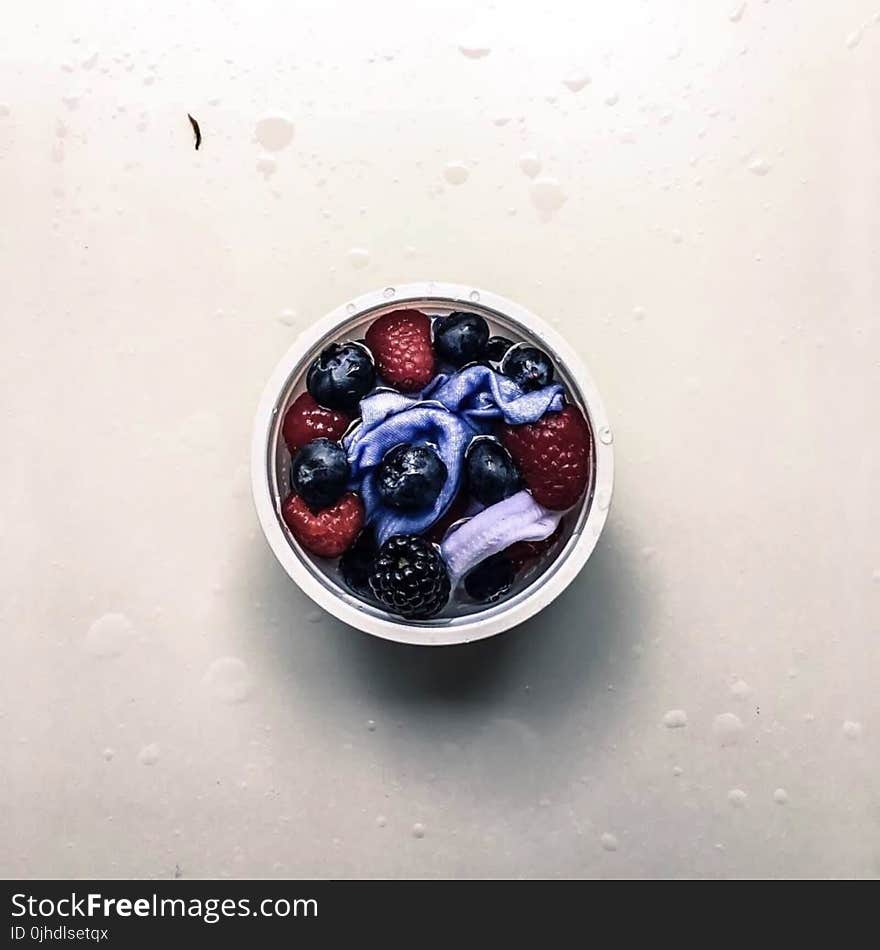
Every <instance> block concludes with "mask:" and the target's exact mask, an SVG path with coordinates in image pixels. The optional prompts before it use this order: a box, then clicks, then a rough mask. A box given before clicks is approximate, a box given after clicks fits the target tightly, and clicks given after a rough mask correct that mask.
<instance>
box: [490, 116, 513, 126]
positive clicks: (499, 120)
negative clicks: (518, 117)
mask: <svg viewBox="0 0 880 950" xmlns="http://www.w3.org/2000/svg"><path fill="white" fill-rule="evenodd" d="M508 122H510V116H509V115H496V116H495V118H494V119H493V120H492V125H497V126H498V127H499V128H501V127H502V126H505V125H507V123H508Z"/></svg>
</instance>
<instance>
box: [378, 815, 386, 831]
mask: <svg viewBox="0 0 880 950" xmlns="http://www.w3.org/2000/svg"><path fill="white" fill-rule="evenodd" d="M387 824H388V819H387V818H386V817H385V816H384V815H377V816H376V826H377V827H379V828H384V827H385V825H387Z"/></svg>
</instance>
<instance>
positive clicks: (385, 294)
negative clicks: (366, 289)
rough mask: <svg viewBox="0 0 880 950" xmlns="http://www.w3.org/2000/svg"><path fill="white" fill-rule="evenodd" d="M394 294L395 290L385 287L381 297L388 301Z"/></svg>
mask: <svg viewBox="0 0 880 950" xmlns="http://www.w3.org/2000/svg"><path fill="white" fill-rule="evenodd" d="M394 294H395V290H394V288H393V287H386V288H385V289H384V290H383V291H382V296H383V297H384V298H385V299H386V300H390V299H391V298H392V297H393V296H394Z"/></svg>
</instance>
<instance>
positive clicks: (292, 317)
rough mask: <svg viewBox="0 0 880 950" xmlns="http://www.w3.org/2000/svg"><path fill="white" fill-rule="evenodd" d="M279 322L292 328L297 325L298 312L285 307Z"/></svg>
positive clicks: (279, 316)
mask: <svg viewBox="0 0 880 950" xmlns="http://www.w3.org/2000/svg"><path fill="white" fill-rule="evenodd" d="M278 322H279V323H283V324H284V326H286V327H292V326H293V325H294V324H295V323H296V311H295V310H291V309H290V307H285V308H284V310H282V311H281V313H279V314H278Z"/></svg>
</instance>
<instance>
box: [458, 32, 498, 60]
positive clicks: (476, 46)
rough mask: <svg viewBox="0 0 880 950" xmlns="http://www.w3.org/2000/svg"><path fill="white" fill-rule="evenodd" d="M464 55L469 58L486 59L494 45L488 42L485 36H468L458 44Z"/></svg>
mask: <svg viewBox="0 0 880 950" xmlns="http://www.w3.org/2000/svg"><path fill="white" fill-rule="evenodd" d="M458 48H459V50H460V52H461V54H462V56H466V57H467V58H468V59H484V58H485V57H486V56H488V55H489V53H491V52H492V47H491V46H490V45H489V44H488V43H487V42H486V38H485V37H480V36H466V37H464V38H463V39H462V40H461V41H460V42H459V44H458Z"/></svg>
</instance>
